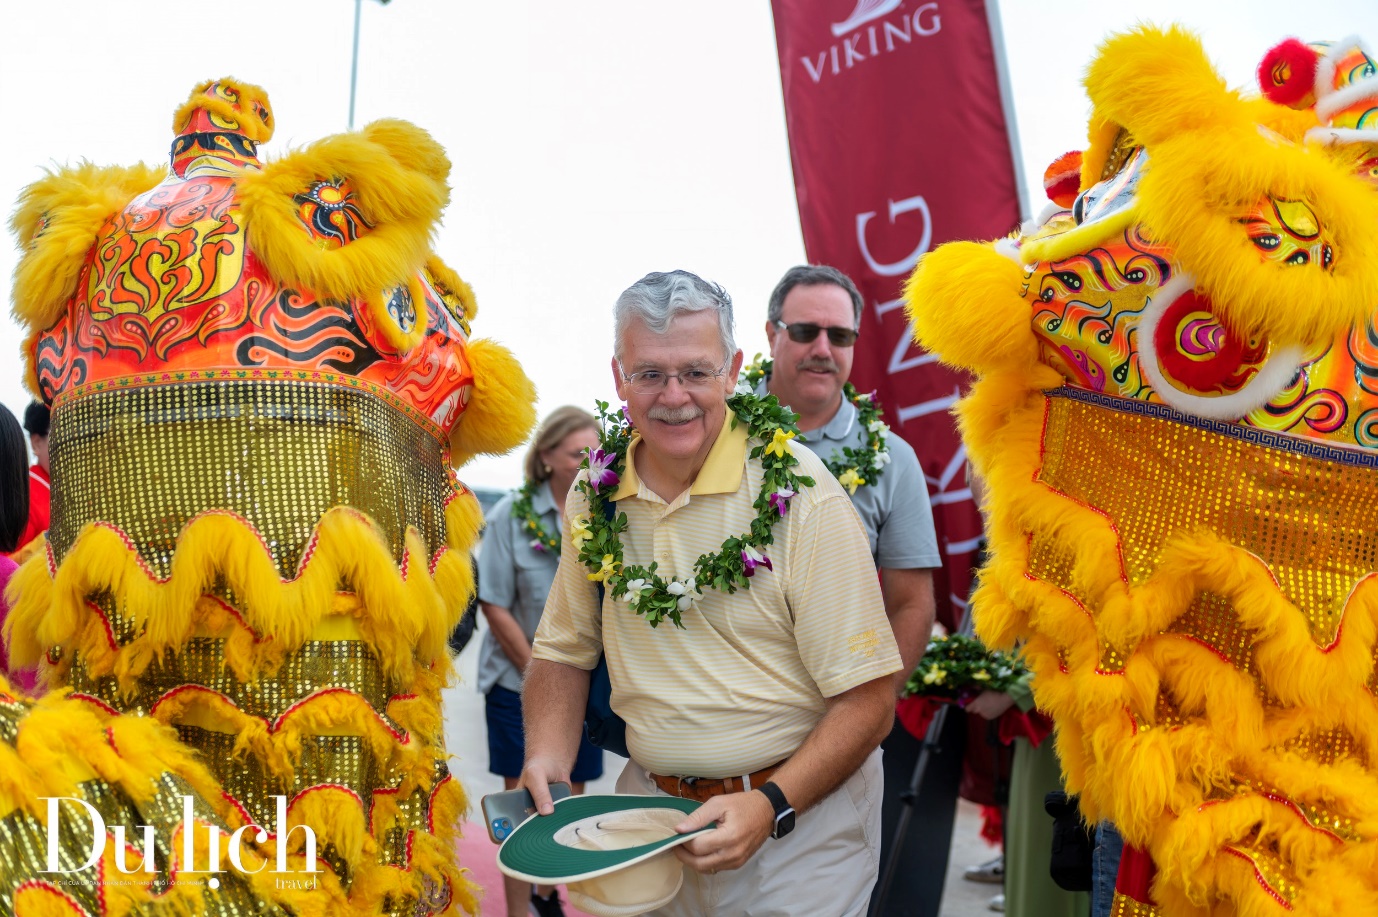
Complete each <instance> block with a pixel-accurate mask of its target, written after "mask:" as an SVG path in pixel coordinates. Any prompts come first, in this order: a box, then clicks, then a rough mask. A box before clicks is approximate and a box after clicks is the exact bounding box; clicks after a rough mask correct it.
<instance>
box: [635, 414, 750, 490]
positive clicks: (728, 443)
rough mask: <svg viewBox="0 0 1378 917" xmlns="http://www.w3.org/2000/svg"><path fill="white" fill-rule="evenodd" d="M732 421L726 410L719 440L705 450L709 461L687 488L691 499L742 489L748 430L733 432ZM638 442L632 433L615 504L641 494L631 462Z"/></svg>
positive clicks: (739, 427)
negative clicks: (692, 497)
mask: <svg viewBox="0 0 1378 917" xmlns="http://www.w3.org/2000/svg"><path fill="white" fill-rule="evenodd" d="M733 417H734V415H733V413H732V409H731V408H728V409H727V410H726V411H725V412H724V414H723V422H722V429H721V430H719V431H718V438H717V439H716V440H714V441H713V448H712V449H710V450H708V458H706V459H704V462H703V467H702V468H700V469H699V473H698V476H697V477H696V478H694V483H693V484H692V485H690V487H689V495H690V496H694V497H698V496H703V495H706V494H731V493H736V492H737V489H738V488H740V487H741V486H742V469H743V468H744V467H745V466H746V441H747V436H746V433H747V430H746V425H745V424H740V423H739V424H737V426H736V427H735V428H734V427H733V426H732V420H733ZM640 442H641V434H640V433H633V434H632V440H631V442H630V443H628V444H627V462H626V466H627V467H626V470H625V471H624V472H623V474H622V480H621V481H620V482H619V483H618V485H617V492H616V493H614V494H613V495H612V499H613V502H614V503H615V502H617V501H618V500H621V499H622V498H623V497H635V496H637V495H638V494H640V493H641V478H640V477H639V476H638V475H637V473H636V461H635V459H634V456H635V454H636V447H637V445H639V444H640Z"/></svg>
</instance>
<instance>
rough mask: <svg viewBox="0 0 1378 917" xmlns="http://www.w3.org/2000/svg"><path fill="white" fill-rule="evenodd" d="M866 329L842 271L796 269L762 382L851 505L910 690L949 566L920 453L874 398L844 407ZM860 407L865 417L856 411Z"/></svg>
mask: <svg viewBox="0 0 1378 917" xmlns="http://www.w3.org/2000/svg"><path fill="white" fill-rule="evenodd" d="M860 324H861V294H860V293H859V292H858V291H857V288H856V285H855V284H853V283H852V281H851V279H850V278H849V277H847V275H846V274H843V273H842V272H841V271H839V270H837V269H836V268H831V267H825V266H821V265H803V266H800V267H795V268H791V269H790V270H789V271H788V272H787V273H786V274H785V276H784V278H783V279H782V280H781V281H780V283H779V284H778V285H777V286H776V288H775V291H774V292H773V293H772V294H771V297H770V306H769V309H768V311H767V314H766V336H767V337H768V339H769V340H770V355H771V367H770V369H771V371H770V372H769V374H767V375H764V376H763V377H762V378H761V379H759V381H757V382H756V384H755V388H756V390H757V392H758V393H760V394H765V393H766V392H769V393H770V394H772V395H774V396H775V397H776V398H778V399H779V400H780V403H781V404H785V405H788V406H789V407H790V408H791V409H792V410H793V411H795V413H797V414H798V415H799V429H800V431H801V435H800V437H799V441H800V442H803V443H804V444H805V445H807V446H808V447H809V448H810V449H812V450H813V451H814V452H815V453H817V455H818V456H819V458H821V459H823V461H824V462H826V463H827V465H828V468H829V470H831V471H832V472H833V473H834V474H835V475H836V476H837V478H838V481H839V482H840V483H841V484H842V485H843V486H844V487H846V488H847V490H848V492H850V493H851V495H852V505H853V506H854V507H856V511H857V513H858V514H859V515H860V516H861V522H862V525H863V526H864V527H865V528H866V535H867V537H868V538H869V539H870V541H871V555H872V557H873V558H874V559H875V562H876V567H877V569H878V570H879V571H880V577H881V592H882V594H883V595H884V597H885V611H886V614H887V615H888V616H889V618H890V628H891V630H893V631H894V633H895V642H896V643H898V644H899V647H900V656H901V657H902V658H903V660H904V668H903V670H901V671H900V672H899V673H897V674H896V676H895V693H896V694H897V695H898V694H899V693H900V692H902V691H903V690H904V684H905V681H906V680H907V679H908V677H909V673H910V672H912V671H913V669H914V665H915V664H916V663H917V662H918V660H919V657H920V656H921V655H923V650H924V647H926V646H927V645H928V638H929V635H930V633H931V631H932V629H933V611H934V605H933V568H934V567H939V566H941V565H942V556H941V554H940V553H939V551H938V539H937V535H936V533H935V532H934V529H933V511H932V509H931V507H930V506H929V502H928V485H927V483H925V481H924V477H923V469H922V468H920V467H919V460H918V457H917V456H916V455H915V454H914V449H913V447H912V446H910V445H909V444H908V443H906V442H905V441H904V440H903V439H901V438H900V437H899V436H896V435H894V434H891V433H890V432H889V431H888V428H886V427H885V426H884V424H883V422H882V421H881V420H880V419H879V417H874V418H871V419H869V421H868V415H870V414H873V413H874V411H873V410H872V406H871V404H870V402H869V399H868V398H867V396H865V395H862V396H859V397H858V398H857V399H856V402H855V403H854V402H853V400H851V399H849V398H846V397H844V394H843V387H844V385H845V384H846V382H847V377H848V376H849V375H850V374H851V370H852V356H853V349H854V345H855V343H856V338H857V329H858V328H859V327H860ZM858 407H860V410H858Z"/></svg>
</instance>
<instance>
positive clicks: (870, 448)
mask: <svg viewBox="0 0 1378 917" xmlns="http://www.w3.org/2000/svg"><path fill="white" fill-rule="evenodd" d="M774 365H775V364H774V363H773V362H772V361H771V360H765V359H762V358H761V355H760V354H757V355H756V359H754V360H752V361H751V365H750V366H747V367H745V368H744V369H743V370H742V374H741V382H739V383H738V387H739V390H740V389H747V390H750V391H755V389H756V386H757V385H759V384H760V383H761V380H762V379H769V378H770V371H771V368H772V367H773V366H774ZM842 397H843V398H846V399H847V401H848V402H849V403H850V404H851V405H852V407H854V408H856V414H857V418H856V419H857V423H859V424H861V425H862V427H863V428H865V430H866V445H865V446H864V447H863V448H861V449H854V448H852V447H851V446H843V447H842V449H841V450H839V451H836V452H834V453H833V454H832V457H831V458H826V459H824V460H823V464H824V465H827V466H828V470H829V471H830V472H832V475H833V477H835V478H837V481H838V483H839V484H841V485H842V486H843V487H845V488H847V493H849V494H855V493H856V490H857V488H858V487H865V486H869V485H871V484H874V483H876V482H877V481H879V480H880V476H881V475H883V474H884V473H885V466H886V465H888V464H890V444H889V442H888V439H889V434H890V427H889V425H888V424H886V423H885V421H883V420H881V419H880V418H881V414H882V413H884V409H883V408H882V407H881V405H880V402H879V401H877V400H876V396H875V393H874V392H871V393H868V394H865V395H863V394H861V393H859V392H858V391H857V390H856V386H855V385H852V383H850V382H844V383H843V384H842Z"/></svg>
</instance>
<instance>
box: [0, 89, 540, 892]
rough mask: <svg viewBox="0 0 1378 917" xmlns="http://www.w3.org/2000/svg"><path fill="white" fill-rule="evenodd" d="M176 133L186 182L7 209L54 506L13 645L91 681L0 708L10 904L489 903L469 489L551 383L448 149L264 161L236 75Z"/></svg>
mask: <svg viewBox="0 0 1378 917" xmlns="http://www.w3.org/2000/svg"><path fill="white" fill-rule="evenodd" d="M173 128H174V132H175V135H176V136H175V139H174V141H173V144H172V153H171V168H170V169H168V168H160V169H152V168H148V167H143V166H138V167H134V168H96V167H94V166H90V165H82V166H80V167H77V168H68V169H62V170H59V171H57V172H54V173H51V174H50V175H48V177H46V178H44V179H43V180H41V181H39V182H37V183H35V184H34V185H32V186H30V187H29V188H28V189H26V190H25V192H24V194H23V197H22V198H21V200H20V205H19V209H18V211H17V212H16V214H15V216H14V219H13V221H12V228H13V229H14V231H15V233H16V235H17V236H18V239H19V243H20V247H21V250H22V253H23V255H22V261H21V262H20V264H19V267H18V270H17V273H16V276H15V282H14V308H15V311H16V314H17V315H18V317H19V318H20V319H21V320H22V321H23V322H24V323H26V324H27V326H28V328H29V330H30V333H29V336H28V338H27V339H26V343H25V350H26V355H27V358H28V371H29V383H30V385H31V387H32V388H33V389H34V391H35V392H36V393H37V394H39V395H40V396H41V397H42V398H43V399H44V400H45V401H47V402H49V403H50V404H51V406H52V411H53V413H52V433H51V460H52V476H53V495H54V496H53V511H52V525H51V528H50V530H49V532H48V534H47V542H46V544H45V545H43V547H42V549H41V550H39V551H38V552H37V553H36V554H35V556H33V557H32V558H31V559H30V560H29V561H28V562H27V563H26V564H25V565H24V566H23V567H22V568H21V569H20V571H19V572H17V573H16V574H15V576H14V578H13V580H12V584H11V588H10V590H9V594H8V595H9V598H10V600H11V604H12V609H11V612H10V615H9V618H8V620H7V621H6V629H7V635H8V638H9V640H10V643H11V648H12V654H11V658H12V660H14V662H15V663H16V664H18V665H30V664H35V663H39V664H41V666H42V668H43V669H44V670H45V674H46V677H47V680H48V682H49V684H50V685H55V686H61V687H65V688H68V689H70V690H66V691H57V692H54V693H51V694H49V695H48V696H46V697H44V698H43V699H41V700H39V701H37V702H33V701H26V700H23V699H21V698H19V697H17V696H15V694H13V693H12V692H9V691H8V690H6V691H4V692H0V912H3V913H7V914H16V915H26V917H27V915H41V917H51V915H62V917H69V915H70V917H81V915H101V917H122V915H126V914H159V913H192V912H200V913H207V914H236V915H238V914H250V913H254V914H257V913H269V914H274V913H282V914H289V913H290V914H298V915H308V914H317V915H327V914H328V915H331V917H335V915H365V914H368V915H373V914H379V915H383V914H408V915H411V914H450V913H458V912H459V911H460V910H467V911H473V910H475V908H476V905H475V898H474V888H473V887H472V886H471V884H470V883H469V882H468V881H467V879H466V878H465V875H464V873H463V872H462V871H461V870H460V869H459V868H458V865H457V863H456V862H455V850H454V841H455V837H456V832H457V830H458V827H459V824H460V821H461V818H462V814H463V812H464V810H465V808H466V800H465V797H464V793H463V790H462V789H461V788H460V786H459V785H458V783H457V782H456V780H455V779H454V778H453V777H452V776H450V774H449V772H448V770H447V767H446V763H445V760H446V756H445V753H444V748H443V747H442V746H443V743H442V735H443V729H442V717H441V710H440V688H441V687H442V685H443V683H444V680H445V677H446V676H447V674H448V672H449V657H448V654H447V650H446V637H447V635H448V634H449V632H450V630H451V628H452V626H453V625H454V624H455V623H456V621H457V618H458V616H459V615H460V613H461V612H462V609H463V608H464V607H465V604H466V602H467V600H468V597H469V595H470V593H471V591H472V587H473V581H472V574H471V569H470V561H469V557H468V550H469V547H470V545H471V544H472V542H473V541H474V540H475V537H476V535H477V531H478V528H479V525H480V523H481V515H480V512H479V509H478V505H477V501H476V500H475V499H474V496H473V494H472V493H470V492H469V491H467V490H466V489H465V488H464V487H463V485H462V484H460V483H459V481H458V480H457V479H456V477H455V476H454V471H453V469H454V468H455V467H457V466H458V465H460V464H462V463H463V462H464V461H466V460H467V459H468V458H470V457H471V456H472V455H474V454H476V453H481V452H501V451H505V450H507V449H510V448H512V447H513V446H515V445H517V444H518V443H519V442H521V441H522V440H523V439H524V438H525V436H526V434H527V431H528V430H529V428H530V426H531V423H532V420H533V408H532V402H533V400H534V394H533V392H532V388H531V385H530V383H529V381H528V380H527V378H526V377H525V375H524V374H523V373H522V371H521V369H520V367H519V366H518V365H517V364H516V362H515V361H514V360H513V359H512V357H511V356H510V354H508V353H507V352H506V351H505V350H504V349H502V348H501V347H499V346H497V345H495V344H493V343H491V342H486V341H478V340H471V339H470V337H469V323H470V320H471V319H473V317H474V301H473V296H472V293H471V292H470V290H469V288H468V286H467V285H466V284H465V283H464V282H463V281H462V280H461V279H460V278H459V277H458V276H457V275H456V274H455V273H454V272H453V271H451V270H450V269H449V268H447V267H446V266H445V265H444V264H443V263H441V261H440V260H439V259H438V258H437V257H436V256H435V255H434V253H433V252H432V251H431V235H432V233H433V231H434V229H435V227H436V225H437V222H438V220H439V218H440V214H441V211H442V209H443V208H444V206H445V205H446V203H447V202H448V197H449V189H448V186H447V184H446V180H447V176H448V173H449V168H450V165H449V161H448V160H447V159H446V157H445V154H444V151H443V150H442V149H441V148H440V147H439V146H438V145H437V144H436V143H435V142H434V141H433V140H432V139H431V138H430V136H429V135H427V134H426V133H425V132H424V131H422V130H420V129H418V128H416V127H414V126H412V125H410V124H407V123H405V122H401V121H378V122H375V123H373V124H371V125H369V126H368V127H366V128H364V129H363V130H362V131H359V132H355V133H350V134H344V135H338V136H334V137H329V138H326V139H324V140H321V141H318V142H316V143H314V144H311V145H309V146H307V147H305V148H304V149H301V150H299V151H296V152H292V153H289V154H287V155H286V156H284V157H282V158H280V159H277V160H276V161H272V162H269V163H266V164H264V163H260V161H259V159H258V146H259V144H260V143H263V142H265V141H267V140H268V139H269V138H270V137H271V135H272V131H273V116H272V112H271V109H270V108H269V105H268V99H267V96H266V95H265V94H264V93H263V91H262V90H260V89H258V88H257V87H254V86H250V85H247V84H244V83H240V82H237V81H234V80H228V79H227V80H221V81H218V82H211V83H206V84H204V85H202V86H199V87H197V88H196V90H195V91H194V92H193V94H192V95H191V97H190V99H189V100H188V101H187V103H186V104H184V105H183V106H182V107H181V108H179V109H178V110H177V112H176V113H175V115H174V118H173ZM49 798H51V799H61V800H63V801H58V802H53V803H48V802H45V801H44V800H45V799H49ZM49 805H53V806H56V808H55V809H53V810H51V811H50V810H49V808H48V807H49ZM97 815H98V816H99V817H100V820H101V824H102V825H103V832H102V831H101V830H97V831H95V832H94V834H93V831H92V828H91V826H92V824H93V823H94V819H95V818H96V816H97ZM303 826H305V827H309V828H310V829H311V832H308V831H306V830H304V827H303ZM241 829H242V830H241ZM50 838H51V840H52V844H51V845H50V843H49V842H50ZM98 842H99V843H98ZM313 847H314V849H313ZM313 853H314V854H315V859H316V861H317V862H316V869H317V871H316V872H309V871H307V870H309V868H310V866H311V859H312V854H313ZM88 863H89V864H90V865H86V864H88ZM53 867H57V870H58V871H54V870H53Z"/></svg>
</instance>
